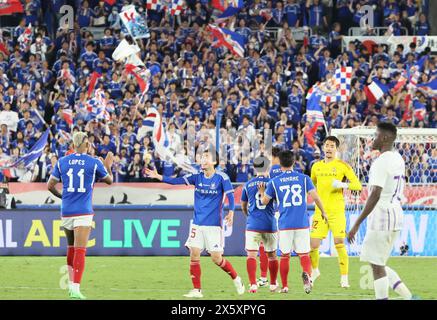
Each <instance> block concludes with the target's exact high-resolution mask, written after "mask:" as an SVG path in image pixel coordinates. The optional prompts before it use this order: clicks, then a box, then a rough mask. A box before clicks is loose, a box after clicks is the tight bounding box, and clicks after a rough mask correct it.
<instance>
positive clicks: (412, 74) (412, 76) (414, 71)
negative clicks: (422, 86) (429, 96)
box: [408, 55, 428, 88]
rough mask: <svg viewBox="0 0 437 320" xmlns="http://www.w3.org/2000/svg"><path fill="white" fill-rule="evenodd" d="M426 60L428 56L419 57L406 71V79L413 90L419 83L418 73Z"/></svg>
mask: <svg viewBox="0 0 437 320" xmlns="http://www.w3.org/2000/svg"><path fill="white" fill-rule="evenodd" d="M426 60H428V56H427V55H424V56H423V57H421V58H420V59H419V60H418V61H417V62H416V64H415V65H414V66H413V67H411V68H410V69H409V70H408V79H409V80H410V85H411V86H412V87H413V88H415V87H416V86H417V83H418V82H419V77H420V73H421V71H422V70H423V67H424V66H425V62H426Z"/></svg>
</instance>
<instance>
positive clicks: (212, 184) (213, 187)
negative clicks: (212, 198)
mask: <svg viewBox="0 0 437 320" xmlns="http://www.w3.org/2000/svg"><path fill="white" fill-rule="evenodd" d="M215 187H216V186H215V182H213V183H211V189H212V190H214V189H215Z"/></svg>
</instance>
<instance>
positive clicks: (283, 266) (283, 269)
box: [279, 256, 290, 288]
mask: <svg viewBox="0 0 437 320" xmlns="http://www.w3.org/2000/svg"><path fill="white" fill-rule="evenodd" d="M279 269H280V273H281V282H282V287H283V288H285V287H288V272H289V271H290V256H282V257H281V260H280V263H279Z"/></svg>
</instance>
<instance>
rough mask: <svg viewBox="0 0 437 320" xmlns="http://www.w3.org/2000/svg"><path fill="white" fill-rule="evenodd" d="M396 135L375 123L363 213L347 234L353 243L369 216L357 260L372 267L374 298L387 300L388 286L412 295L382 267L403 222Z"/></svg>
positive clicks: (389, 126)
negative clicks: (375, 154) (375, 153)
mask: <svg viewBox="0 0 437 320" xmlns="http://www.w3.org/2000/svg"><path fill="white" fill-rule="evenodd" d="M396 134H397V130H396V127H395V125H393V124H392V123H388V122H382V123H379V124H378V126H377V129H376V136H375V139H374V140H373V146H372V148H373V150H379V151H380V152H381V154H380V155H379V157H378V158H377V159H375V160H374V161H373V163H372V165H371V166H370V172H369V196H368V198H367V201H366V204H365V206H364V209H363V212H362V213H361V215H360V216H359V217H358V219H357V221H356V222H355V224H354V226H353V227H352V228H351V230H350V231H349V234H348V240H349V242H350V243H353V242H354V241H355V235H356V233H357V232H358V229H359V227H360V224H361V223H362V222H363V221H364V220H365V219H366V218H367V216H369V220H368V221H367V232H366V236H365V237H364V241H363V245H362V248H361V256H360V260H361V261H365V262H368V263H369V264H370V266H371V267H372V270H373V279H374V280H373V285H374V289H375V297H376V299H378V300H385V299H388V291H389V287H391V288H392V289H393V290H394V291H395V292H396V293H398V294H399V295H400V296H401V297H403V298H404V299H411V298H412V295H411V292H410V290H408V288H407V286H406V285H405V284H404V283H403V282H402V281H401V279H400V277H399V275H398V274H397V273H396V272H395V271H394V270H393V269H391V268H389V267H387V266H386V264H387V260H388V258H389V257H390V254H391V252H392V250H393V246H394V244H395V241H396V239H397V238H398V237H399V234H400V232H401V229H402V224H403V223H402V222H403V210H402V205H401V201H402V199H403V196H404V187H405V162H404V159H403V158H402V156H401V155H400V154H399V152H397V151H395V150H393V144H394V141H395V140H396Z"/></svg>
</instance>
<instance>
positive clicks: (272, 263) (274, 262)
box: [269, 257, 279, 284]
mask: <svg viewBox="0 0 437 320" xmlns="http://www.w3.org/2000/svg"><path fill="white" fill-rule="evenodd" d="M278 269H279V262H278V259H276V257H271V258H270V257H269V273H270V284H276V280H277V278H278Z"/></svg>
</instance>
